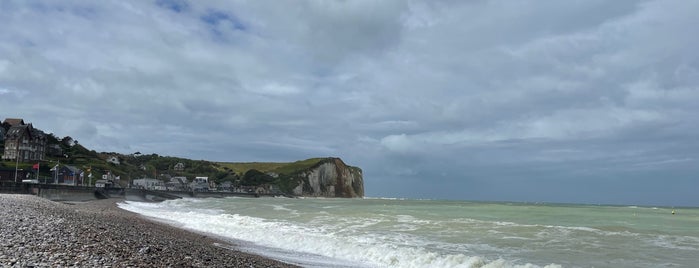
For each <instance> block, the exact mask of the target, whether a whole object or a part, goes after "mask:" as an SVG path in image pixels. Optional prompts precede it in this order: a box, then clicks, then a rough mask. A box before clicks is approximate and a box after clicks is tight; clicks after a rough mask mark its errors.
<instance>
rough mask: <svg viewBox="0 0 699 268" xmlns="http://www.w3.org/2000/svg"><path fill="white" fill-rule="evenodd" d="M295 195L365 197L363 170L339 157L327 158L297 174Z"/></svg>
mask: <svg viewBox="0 0 699 268" xmlns="http://www.w3.org/2000/svg"><path fill="white" fill-rule="evenodd" d="M297 176H298V177H297V180H299V184H298V186H296V188H294V189H293V193H294V195H299V196H312V197H346V198H355V197H364V178H363V177H362V170H361V169H359V168H357V167H350V166H347V165H346V164H345V163H344V162H342V160H341V159H339V158H326V159H323V160H321V161H320V162H318V164H316V165H314V166H313V167H311V168H310V169H308V170H305V171H303V172H301V173H300V174H298V175H297Z"/></svg>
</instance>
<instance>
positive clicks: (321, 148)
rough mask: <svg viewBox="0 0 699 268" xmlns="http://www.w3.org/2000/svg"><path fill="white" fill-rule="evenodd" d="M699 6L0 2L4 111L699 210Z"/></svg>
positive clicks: (203, 145)
mask: <svg viewBox="0 0 699 268" xmlns="http://www.w3.org/2000/svg"><path fill="white" fill-rule="evenodd" d="M697 14H699V1H607V0H600V1H597V0H584V1H574V0H570V1H560V0H550V1H546V0H544V1H542V0H533V1H506V0H502V1H500V0H494V1H489V0H474V1H450V0H444V1H434V0H425V1H412V0H401V1H392V0H383V1H373V0H366V1H365V0H356V1H331V0H317V1H300V0H299V1H292V0H289V1H185V0H151V1H121V0H119V1H11V0H0V21H1V22H2V23H0V117H3V118H5V117H21V118H24V119H25V120H26V121H28V122H31V123H33V124H34V125H35V126H36V127H38V128H40V129H43V130H45V131H47V132H53V133H55V134H56V135H57V136H61V137H62V136H65V135H70V136H72V137H73V138H75V139H76V140H78V141H79V142H80V143H81V144H83V145H85V146H87V147H88V148H91V149H95V150H97V151H107V152H120V153H133V152H136V151H140V152H142V153H158V154H161V155H171V156H179V157H186V158H192V159H206V160H215V161H231V162H233V161H235V162H238V161H294V160H299V159H305V158H310V157H318V156H338V157H341V158H342V159H343V160H344V161H345V162H346V163H348V164H351V165H356V166H359V167H361V168H362V169H363V170H364V177H365V186H366V188H367V195H369V196H382V197H410V198H440V199H466V200H502V201H528V202H582V203H593V204H598V203H614V204H639V205H644V204H646V205H692V206H699V140H698V138H699V119H698V118H699V105H698V103H699V52H698V51H699V50H698V49H697V48H699V31H698V30H697V28H696V26H697V25H699V16H697Z"/></svg>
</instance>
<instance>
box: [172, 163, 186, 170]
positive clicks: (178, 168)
mask: <svg viewBox="0 0 699 268" xmlns="http://www.w3.org/2000/svg"><path fill="white" fill-rule="evenodd" d="M172 169H174V170H175V171H183V170H184V163H182V162H179V163H177V164H175V167H173V168H172Z"/></svg>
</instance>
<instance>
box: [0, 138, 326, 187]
mask: <svg viewBox="0 0 699 268" xmlns="http://www.w3.org/2000/svg"><path fill="white" fill-rule="evenodd" d="M51 143H52V144H58V145H60V147H61V149H62V150H63V152H62V155H61V156H58V155H53V156H51V155H48V156H46V160H44V161H40V162H39V163H40V174H39V175H40V177H43V178H51V177H52V172H51V171H50V169H51V168H53V167H54V166H55V165H56V164H58V163H60V165H61V166H64V165H70V166H74V167H76V168H78V169H81V170H83V171H84V172H86V174H85V181H86V183H87V181H88V178H87V172H88V170H89V172H91V173H92V184H94V183H95V181H96V180H98V179H101V178H102V175H104V174H112V175H114V176H119V177H120V178H121V179H120V181H119V182H118V183H119V184H121V186H126V185H128V184H129V182H130V181H131V180H133V179H138V178H144V177H147V178H158V179H166V178H167V176H168V175H169V176H184V177H187V179H189V180H192V179H193V178H194V177H198V176H204V177H209V180H213V181H216V182H219V183H220V182H224V181H230V182H232V183H233V184H234V185H244V186H257V185H263V184H274V185H277V186H278V187H279V188H280V189H281V190H282V191H284V192H289V191H291V189H293V188H294V187H296V186H297V185H298V183H299V180H300V178H298V177H297V176H296V174H298V173H300V172H302V171H304V170H308V169H310V168H312V167H313V166H315V165H317V164H319V163H321V162H322V161H324V160H326V159H328V158H311V159H306V160H301V161H296V162H287V163H280V162H266V163H263V162H248V163H232V162H211V161H205V160H191V159H186V158H179V157H170V156H160V155H157V154H148V155H145V154H141V153H134V154H129V155H124V154H118V153H109V152H101V153H98V152H95V151H94V150H89V149H87V148H85V147H84V146H82V145H80V144H77V143H62V142H60V141H59V140H58V139H55V141H53V142H51ZM111 157H117V158H118V159H119V164H113V163H109V162H108V161H107V160H108V159H109V158H111ZM36 163H37V162H36V161H34V162H26V163H19V168H20V169H24V170H31V169H32V165H34V164H36ZM178 163H183V164H184V170H175V168H174V167H175V165H177V164H178ZM2 166H4V167H5V168H9V167H14V166H15V163H14V162H13V161H5V162H0V167H2ZM271 173H274V174H276V175H274V174H271Z"/></svg>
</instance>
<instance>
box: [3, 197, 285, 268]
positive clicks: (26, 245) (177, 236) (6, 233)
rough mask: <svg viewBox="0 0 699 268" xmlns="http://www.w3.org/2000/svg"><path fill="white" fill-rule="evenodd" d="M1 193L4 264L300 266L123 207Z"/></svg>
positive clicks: (108, 202)
mask: <svg viewBox="0 0 699 268" xmlns="http://www.w3.org/2000/svg"><path fill="white" fill-rule="evenodd" d="M120 201H122V200H120V199H105V200H95V201H89V202H83V203H75V204H66V203H58V202H53V201H49V200H46V199H43V198H40V197H36V196H32V195H14V194H0V213H2V215H0V228H1V231H0V267H295V266H293V265H289V264H285V263H282V262H278V261H275V260H271V259H268V258H264V257H261V256H257V255H252V254H248V253H244V252H240V251H235V250H231V249H228V248H226V247H235V245H233V244H231V242H228V241H224V240H221V239H217V238H214V237H209V236H206V235H203V234H199V233H194V232H188V231H186V230H182V229H178V228H175V227H172V226H169V225H166V224H163V223H158V222H155V221H152V220H149V219H147V218H144V217H142V216H139V215H138V214H135V213H132V212H129V211H125V210H122V209H119V208H118V207H117V206H116V203H117V202H120Z"/></svg>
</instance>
